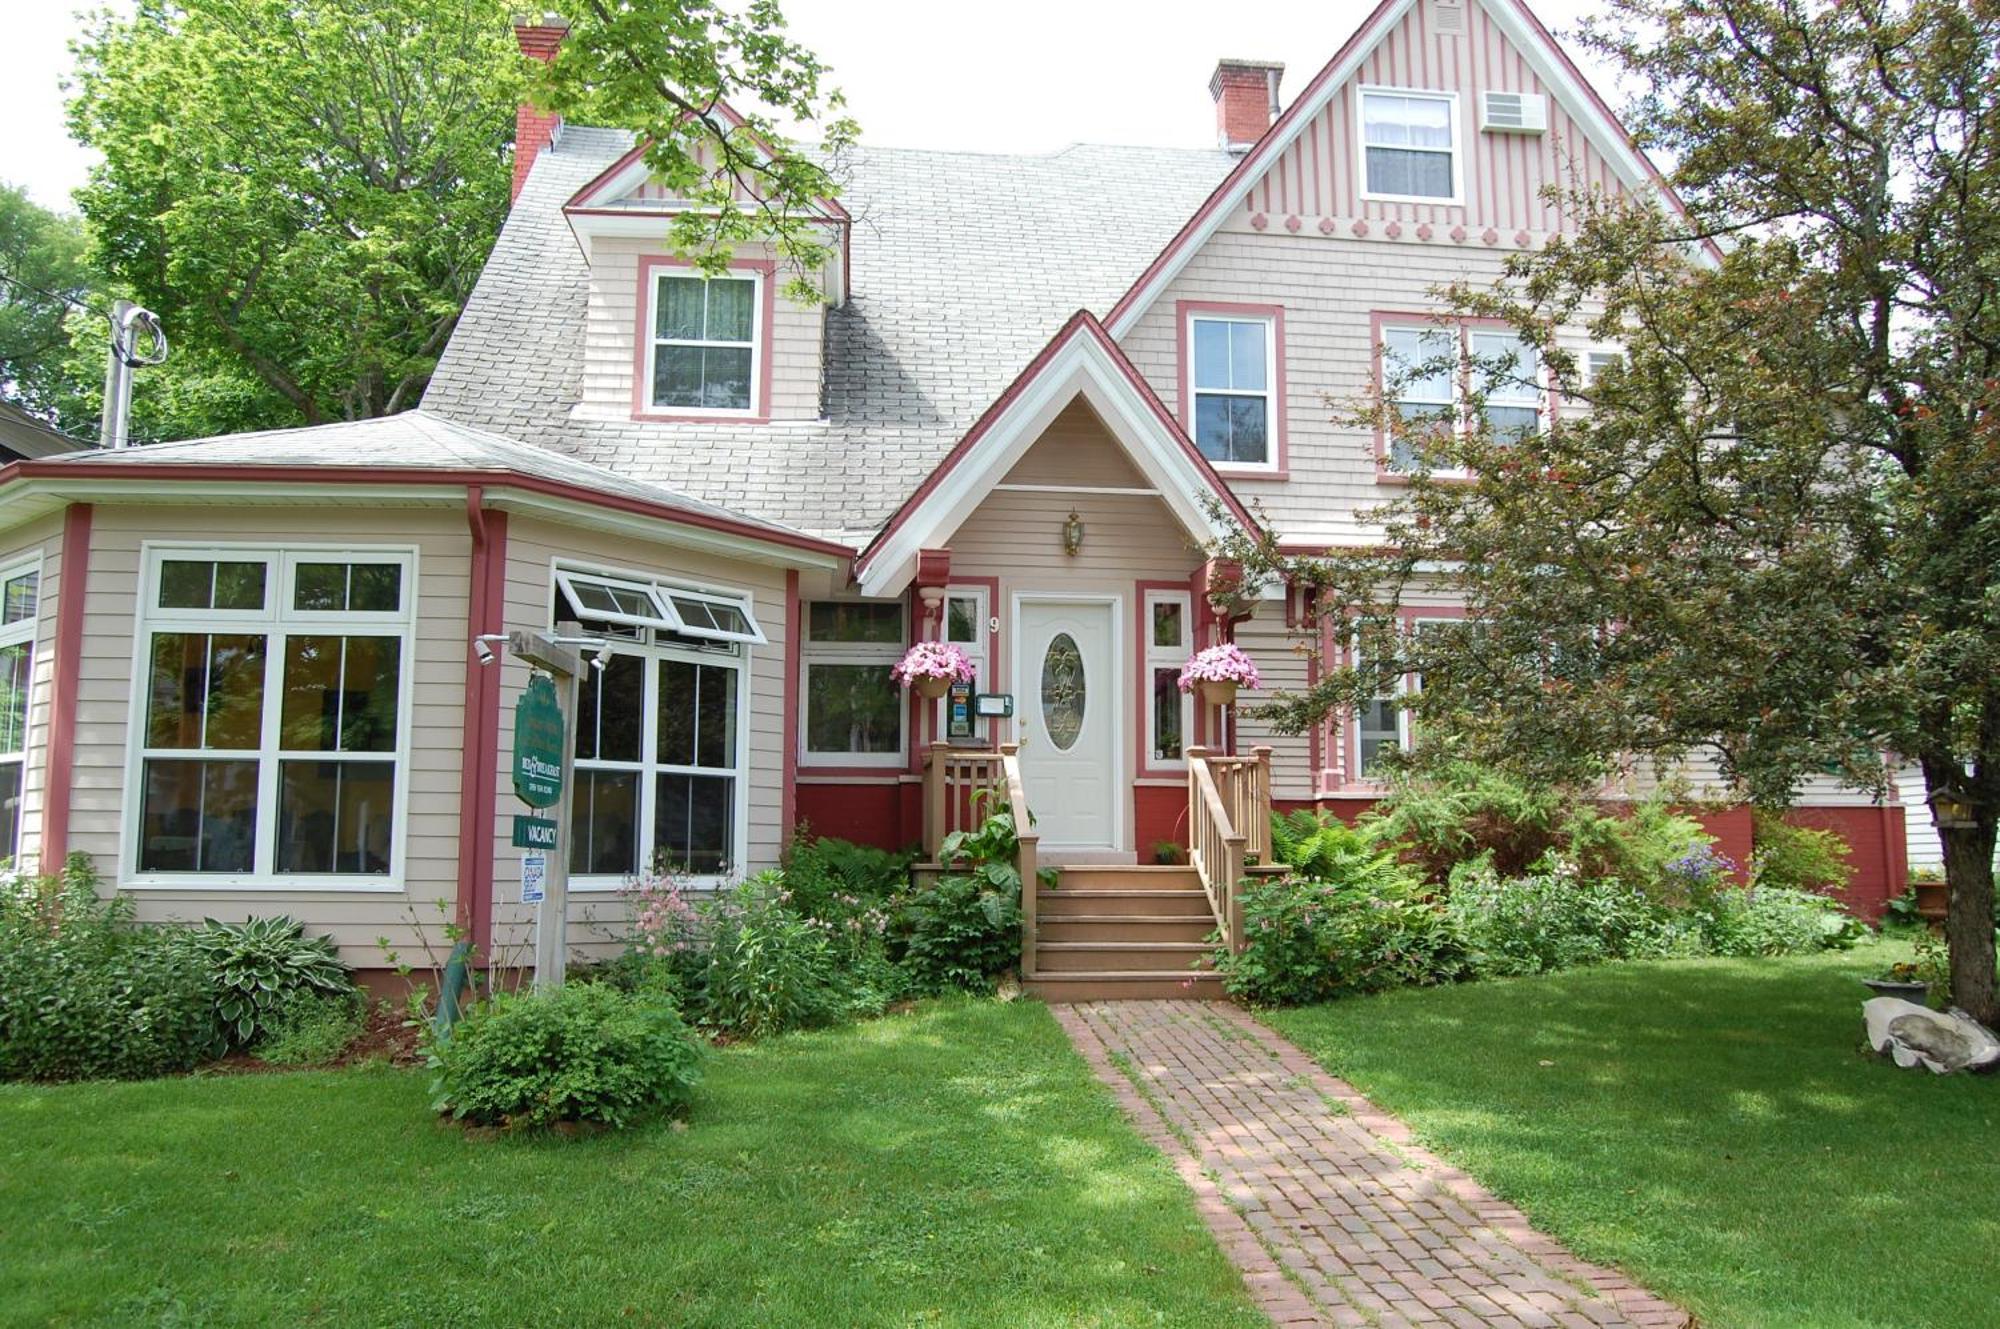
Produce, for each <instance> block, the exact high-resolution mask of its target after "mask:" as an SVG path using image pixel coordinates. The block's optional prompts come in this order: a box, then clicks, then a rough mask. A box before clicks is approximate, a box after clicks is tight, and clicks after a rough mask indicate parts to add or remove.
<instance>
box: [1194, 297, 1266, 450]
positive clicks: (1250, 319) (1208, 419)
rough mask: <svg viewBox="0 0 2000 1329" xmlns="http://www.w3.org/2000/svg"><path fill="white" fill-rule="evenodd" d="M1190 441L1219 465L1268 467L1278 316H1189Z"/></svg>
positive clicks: (1197, 314) (1205, 314)
mask: <svg viewBox="0 0 2000 1329" xmlns="http://www.w3.org/2000/svg"><path fill="white" fill-rule="evenodd" d="M1187 345H1188V346H1189V347H1190V348H1191V352H1192V354H1191V356H1190V360H1191V363H1190V365H1189V388H1190V390H1191V392H1192V393H1193V395H1194V420H1193V426H1194V441H1195V446H1196V447H1197V448H1199V449H1200V450H1201V455H1202V456H1204V457H1206V458H1208V459H1209V460H1210V461H1212V462H1215V463H1217V464H1218V465H1222V466H1266V467H1268V466H1270V465H1272V464H1273V449H1272V440H1273V439H1274V438H1275V437H1276V436H1277V423H1278V415H1277V413H1278V411H1279V410H1280V409H1282V407H1283V403H1281V402H1280V401H1278V399H1277V392H1276V390H1275V388H1274V384H1275V382H1276V378H1277V369H1276V366H1277V361H1278V348H1277V320H1276V319H1275V318H1270V317H1260V316H1254V315H1244V316H1238V315H1223V314H1212V313H1196V314H1190V315H1189V316H1188V327H1187Z"/></svg>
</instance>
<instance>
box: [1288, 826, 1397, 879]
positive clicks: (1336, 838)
mask: <svg viewBox="0 0 2000 1329" xmlns="http://www.w3.org/2000/svg"><path fill="white" fill-rule="evenodd" d="M1393 857H1394V855H1393V854H1392V855H1389V856H1387V858H1388V859H1389V860H1393ZM1271 858H1272V860H1273V861H1274V862H1278V863H1283V864H1285V865H1286V866H1288V867H1289V868H1291V870H1292V874H1293V875H1294V876H1298V877H1304V878H1307V879H1309V880H1313V881H1345V880H1349V879H1351V878H1352V877H1353V876H1355V875H1356V874H1357V873H1365V872H1366V871H1368V869H1369V865H1370V864H1373V863H1375V862H1376V861H1377V860H1382V859H1384V855H1383V854H1382V848H1381V845H1380V844H1379V843H1377V840H1376V838H1375V837H1374V836H1371V835H1369V834H1368V833H1367V832H1364V831H1361V830H1357V829H1356V828H1355V827H1352V826H1349V825H1348V824H1347V823H1346V822H1344V821H1342V820H1341V819H1340V818H1338V817H1336V816H1334V815H1333V814H1332V813H1330V812H1321V811H1317V810H1308V809H1303V808H1302V809H1300V810H1298V811H1296V812H1287V813H1274V814H1272V817H1271Z"/></svg>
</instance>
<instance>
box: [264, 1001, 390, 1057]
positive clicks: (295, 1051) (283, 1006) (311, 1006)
mask: <svg viewBox="0 0 2000 1329" xmlns="http://www.w3.org/2000/svg"><path fill="white" fill-rule="evenodd" d="M367 1023H368V1000H367V998H366V996H364V995H363V993H362V992H361V990H360V989H359V988H349V989H348V990H347V991H346V992H339V993H335V992H320V991H318V990H316V989H314V988H303V987H301V988H293V989H292V990H291V991H290V992H288V993H286V994H285V995H284V996H283V997H281V998H280V999H279V1000H278V1002H277V1004H276V1006H275V1007H274V1008H273V1009H271V1010H270V1011H268V1012H267V1013H266V1014H265V1015H264V1017H263V1021H262V1028H261V1030H260V1032H259V1033H258V1035H257V1049H256V1050H257V1060H259V1061H263V1062H269V1063H270V1064H271V1065H273V1066H324V1065H326V1064H327V1063H328V1062H330V1061H332V1060H333V1059H334V1058H336V1057H338V1056H339V1055H340V1054H341V1053H342V1052H345V1051H346V1050H347V1046H348V1044H350V1043H352V1042H353V1041H354V1040H355V1039H357V1038H359V1037H361V1032H362V1030H363V1029H364V1028H365V1027H366V1025H367Z"/></svg>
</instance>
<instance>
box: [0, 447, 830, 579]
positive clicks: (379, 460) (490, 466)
mask: <svg viewBox="0 0 2000 1329" xmlns="http://www.w3.org/2000/svg"><path fill="white" fill-rule="evenodd" d="M128 480H129V481H131V482H133V485H134V487H133V488H132V489H130V491H129V492H130V493H131V494H133V495H135V496H136V495H142V494H151V495H159V494H160V493H161V488H160V486H161V485H162V484H163V483H189V484H198V485H212V486H216V487H217V488H218V489H219V490H220V491H222V492H233V491H236V490H242V489H245V487H246V486H259V485H261V486H266V487H270V486H286V485H296V486H307V487H311V486H329V485H345V486H371V485H372V486H397V485H401V486H454V487H455V486H463V485H470V484H478V485H482V486H485V487H488V488H494V489H502V488H508V489H518V490H521V491H523V492H527V493H532V494H536V495H541V496H543V497H545V498H548V499H551V500H560V501H563V502H571V503H575V504H579V505H583V506H592V505H595V506H601V507H606V508H614V509H617V510H619V511H620V512H623V513H625V514H627V515H630V516H636V517H641V518H652V519H655V520H658V521H662V522H665V523H669V524H679V525H685V526H688V527H691V528H699V529H700V530H702V531H706V532H711V533H715V534H717V535H723V536H727V537H729V538H731V539H734V540H741V541H749V542H752V543H757V544H765V545H769V546H773V547H782V548H786V549H791V550H796V551H799V552H801V553H805V554H809V555H812V556H813V557H812V558H811V560H810V561H811V562H812V563H813V564H815V565H826V566H833V565H845V563H846V562H847V559H848V556H849V554H850V551H849V550H848V549H846V548H845V547H843V546H840V545H836V544H832V543H830V542H828V541H824V540H820V539H817V538H815V537H813V536H810V535H807V534H806V533H804V532H802V531H798V530H795V529H793V528H791V527H788V526H783V525H780V524H778V523H776V522H769V521H764V520H761V519H759V518H756V517H750V516H745V515H743V514H741V513H738V512H734V511H731V510H730V509H728V508H724V507H720V506H718V505H716V504H713V503H706V502H703V501H701V500H699V499H693V498H689V497H688V496H687V495H685V494H678V493H675V492H673V491H672V490H669V489H665V488H662V487H661V486H659V485H656V484H651V483H648V482H646V481H643V480H638V479H634V478H633V477H631V476H626V475H620V474H618V473H617V472H615V471H609V470H606V469H605V468H603V467H601V466H592V465H590V464H588V463H585V462H580V461H577V460H576V459H574V458H571V457H565V456H562V455H561V454H559V453H554V452H551V451H549V450H548V449H546V448H537V447H530V446H529V445H527V444H524V443H517V442H515V441H514V440H512V439H508V438H502V437H501V436H499V435H497V434H492V433H488V432H487V431H485V430H481V429H473V428H470V427H468V426H466V425H462V424H456V423H454V422H452V421H450V420H446V419H444V418H442V417H440V416H438V415H436V414H433V413H431V412H429V411H424V410H415V411H405V412H403V413H402V414H400V415H389V416H382V417H379V418H376V419H372V420H352V421H342V422H339V423H334V424H325V425H308V426H304V427H300V428H296V429H270V430H261V431H258V432H256V433H247V434H224V435H220V436H218V437H215V438H205V439H190V440H187V441H184V442H179V443H151V444H145V445H141V446H136V447H129V448H119V449H115V450H111V449H101V448H96V449H90V450H88V451H85V452H78V453H71V454H69V455H67V456H62V457H51V458H47V459H43V460H35V461H22V462H15V463H13V464H12V465H9V466H6V467H0V498H5V497H10V496H7V495H5V494H4V491H5V490H6V489H8V488H11V487H12V486H14V485H16V484H17V483H19V482H22V481H33V482H37V483H38V485H39V486H40V488H41V489H43V490H44V491H47V492H49V493H55V494H65V493H84V492H100V491H101V492H104V493H107V494H115V493H123V492H127V491H126V490H124V489H121V488H120V487H119V486H120V485H121V483H122V482H124V481H128ZM246 492H247V491H246Z"/></svg>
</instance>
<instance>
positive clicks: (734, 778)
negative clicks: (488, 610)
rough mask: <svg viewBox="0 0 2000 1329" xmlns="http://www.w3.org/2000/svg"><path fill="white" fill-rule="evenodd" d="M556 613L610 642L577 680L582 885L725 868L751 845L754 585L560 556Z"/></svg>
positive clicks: (574, 855)
mask: <svg viewBox="0 0 2000 1329" xmlns="http://www.w3.org/2000/svg"><path fill="white" fill-rule="evenodd" d="M555 580H556V607H555V614H554V617H555V618H556V619H557V620H558V621H560V620H562V619H564V618H574V619H576V620H577V621H578V622H579V623H581V624H582V625H583V627H584V629H585V630H586V631H588V632H589V633H591V634H592V635H594V636H601V637H603V638H604V639H605V640H606V642H607V647H606V653H605V655H604V667H603V668H602V669H590V670H586V671H585V674H584V676H583V677H581V678H579V679H578V680H577V714H576V726H575V728H576V732H575V734H574V736H573V739H572V741H573V743H574V745H575V756H576V793H575V795H574V801H573V803H572V804H571V815H570V822H571V837H570V839H571V843H570V850H569V853H570V871H571V873H572V874H574V876H575V878H576V879H577V885H578V887H579V888H580V889H587V888H591V887H597V888H605V887H615V886H618V885H621V884H622V883H624V882H625V881H627V880H630V879H632V878H634V877H637V876H639V875H641V874H643V873H646V872H673V873H679V874H684V875H688V876H693V877H700V878H715V879H720V878H723V877H727V876H728V875H730V874H731V873H732V872H734V871H736V870H737V869H738V868H740V867H741V866H742V863H743V858H744V853H745V840H744V827H745V820H744V817H745V799H746V797H747V792H748V776H749V769H748V752H747V746H746V743H745V738H744V734H745V728H746V724H747V716H748V710H747V702H748V695H747V686H746V683H745V675H744V667H745V666H744V661H745V658H746V655H747V652H748V650H749V648H750V647H752V646H755V645H758V644H762V643H763V642H764V641H765V638H764V634H763V630H762V628H761V627H759V625H758V623H757V619H756V615H755V612H754V611H753V609H752V607H751V605H750V602H749V599H748V597H746V596H742V595H736V594H731V593H727V592H721V591H716V590H712V589H708V588H702V589H695V588H690V587H682V586H675V585H670V584H666V583H662V582H658V581H655V580H653V579H651V578H646V577H642V576H640V575H638V574H624V573H619V574H611V573H600V572H589V571H583V570H579V569H571V568H560V567H559V568H557V569H556V574H555Z"/></svg>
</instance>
